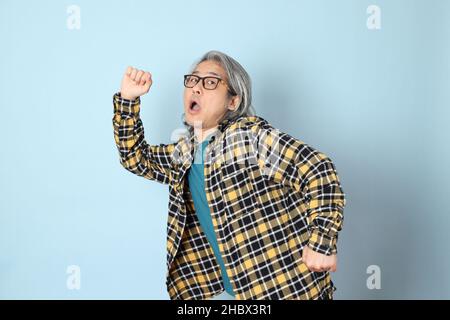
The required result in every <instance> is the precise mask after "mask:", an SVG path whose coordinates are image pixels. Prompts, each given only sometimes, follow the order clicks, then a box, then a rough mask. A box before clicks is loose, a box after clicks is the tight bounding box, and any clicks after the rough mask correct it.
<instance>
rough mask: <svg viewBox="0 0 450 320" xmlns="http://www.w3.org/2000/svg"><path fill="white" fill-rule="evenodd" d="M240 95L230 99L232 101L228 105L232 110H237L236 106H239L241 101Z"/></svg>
mask: <svg viewBox="0 0 450 320" xmlns="http://www.w3.org/2000/svg"><path fill="white" fill-rule="evenodd" d="M240 100H241V99H240V97H239V96H238V95H235V96H233V97H232V98H231V99H230V103H229V105H228V109H229V110H231V111H235V110H236V108H237V107H238V106H239V102H240Z"/></svg>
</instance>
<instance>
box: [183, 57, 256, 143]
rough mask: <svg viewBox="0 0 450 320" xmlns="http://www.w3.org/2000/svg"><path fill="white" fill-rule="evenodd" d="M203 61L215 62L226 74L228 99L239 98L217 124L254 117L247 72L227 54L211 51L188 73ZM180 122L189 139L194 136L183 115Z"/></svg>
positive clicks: (192, 129) (250, 85)
mask: <svg viewBox="0 0 450 320" xmlns="http://www.w3.org/2000/svg"><path fill="white" fill-rule="evenodd" d="M203 61H214V62H217V63H218V64H219V65H220V66H221V67H222V68H223V69H224V70H225V72H226V74H227V80H228V85H229V87H230V89H229V90H228V98H229V99H230V98H231V97H233V96H236V95H237V96H239V105H238V107H237V108H236V109H235V110H227V112H226V113H225V114H224V116H223V117H222V119H220V120H219V124H220V123H221V122H223V121H224V120H230V121H231V120H234V119H236V118H238V117H240V116H251V115H255V114H256V112H255V109H254V107H253V105H252V84H251V79H250V76H249V75H248V73H247V71H245V69H244V68H243V67H242V66H241V65H240V64H239V62H237V61H236V60H234V59H233V58H232V57H230V56H228V55H227V54H225V53H223V52H220V51H217V50H211V51H208V52H207V53H205V54H204V55H203V56H202V57H201V58H200V59H199V60H198V61H197V62H195V63H194V64H193V65H192V67H191V70H190V72H189V73H192V72H193V71H194V70H195V68H196V67H197V66H198V65H199V64H200V63H202V62H203ZM182 116H183V117H182V122H183V124H184V125H185V127H186V129H187V130H188V132H189V137H192V135H193V134H194V127H193V126H191V125H189V124H188V123H187V122H186V120H185V114H184V113H183V115H182Z"/></svg>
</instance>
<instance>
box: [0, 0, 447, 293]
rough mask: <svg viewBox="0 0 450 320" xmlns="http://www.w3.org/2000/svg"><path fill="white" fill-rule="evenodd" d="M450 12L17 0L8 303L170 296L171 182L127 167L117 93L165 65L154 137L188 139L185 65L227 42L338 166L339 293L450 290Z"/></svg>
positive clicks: (276, 111) (11, 74) (1, 80)
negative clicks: (377, 274) (73, 17)
mask: <svg viewBox="0 0 450 320" xmlns="http://www.w3.org/2000/svg"><path fill="white" fill-rule="evenodd" d="M70 5H76V6H78V7H79V8H80V10H81V11H80V19H81V20H80V22H81V24H80V26H81V28H80V29H70V28H68V27H67V20H68V19H69V17H70V14H69V13H68V12H67V8H68V7H69V6H70ZM369 5H377V6H379V8H380V9H381V29H378V30H371V29H368V27H367V25H366V21H367V19H368V17H369V16H370V14H368V13H367V11H366V10H367V7H368V6H369ZM449 12H450V4H449V1H445V0H440V1H439V0H435V1H425V0H422V1H412V0H411V1H406V0H397V1H381V0H378V1H365V0H342V1H331V0H330V1H324V0H321V1H318V0H311V1H306V0H305V1H293V0H292V1H261V0H259V1H256V0H252V1H238V0H229V1H216V2H211V1H203V0H202V1H200V0H191V1H173V0H172V1H143V0H142V1H95V2H94V1H12V0H2V1H1V2H0V38H1V47H2V49H1V51H0V70H1V72H0V93H1V99H0V118H1V125H0V130H1V132H2V140H1V151H0V155H1V157H0V298H3V299H22V298H25V299H48V298H58V299H80V298H83V299H91V298H99V299H103V298H104V299H116V298H121V299H168V294H167V292H166V287H165V275H166V269H165V267H166V260H165V259H166V251H165V250H166V222H167V205H168V187H167V186H165V185H162V184H158V183H156V182H151V181H149V180H145V179H144V178H141V177H138V176H134V175H132V174H131V173H129V172H127V171H125V170H124V169H123V168H122V167H121V165H120V163H119V157H118V152H117V149H116V146H115V143H114V138H113V128H112V116H113V108H112V96H113V94H114V93H115V92H117V91H118V90H119V87H120V81H121V78H122V74H123V72H124V71H125V69H126V67H127V66H128V65H132V66H134V67H137V68H140V69H144V70H147V71H150V72H151V73H152V74H153V81H154V83H153V86H152V88H151V90H150V92H149V94H148V95H146V96H144V97H143V98H142V112H141V116H142V120H143V122H144V127H145V137H146V139H147V142H148V143H151V144H159V143H169V142H172V141H171V134H172V133H173V131H174V130H176V129H177V128H182V123H181V114H182V110H183V102H182V93H183V84H182V75H183V74H184V73H186V72H187V71H188V69H189V67H190V66H191V64H192V63H193V62H194V61H195V60H197V59H198V58H199V57H200V56H201V55H202V54H203V53H205V52H206V51H208V50H212V49H215V50H220V51H223V52H225V53H227V54H229V55H231V56H232V57H234V58H235V59H236V60H238V61H239V62H240V63H241V64H242V65H243V66H244V68H246V70H247V71H248V72H249V74H250V76H251V77H252V81H253V100H254V106H255V109H256V110H257V113H258V114H259V115H260V116H262V117H264V118H266V119H267V120H268V121H269V122H271V123H272V124H273V125H274V126H275V127H277V128H279V129H280V130H282V131H285V132H287V133H289V134H291V135H293V136H294V137H296V138H299V139H301V140H303V141H305V142H307V143H308V144H310V145H312V146H313V147H315V148H317V149H318V150H320V151H322V152H324V153H325V154H327V155H328V156H329V157H330V158H331V159H332V160H333V161H334V163H335V165H336V168H337V171H338V174H339V176H340V179H341V182H342V186H343V189H344V191H345V193H346V196H347V207H346V209H345V214H344V215H345V220H344V228H343V230H342V233H341V235H340V238H339V244H338V250H339V255H338V261H339V265H338V272H336V273H334V274H333V279H334V281H335V284H336V287H337V288H338V290H337V291H336V298H337V299H346V298H363V299H381V298H385V299H393V298H406V299H410V298H446V299H449V298H450V275H449V273H448V270H450V254H449V251H450V250H449V248H448V247H449V242H450V235H449V232H448V230H449V227H450V216H449V213H450V212H449V211H450V210H449V203H448V199H449V194H450V187H449V178H450V169H449V160H448V159H449V156H450V147H449V143H448V141H449V137H450V134H449V117H450V111H449V106H450V95H449V91H450V90H449V89H450V76H449V74H450V72H449V71H450V62H449V57H450V50H449V49H450V46H449V43H450V42H449V39H450V34H449V33H450V32H449V31H450V14H449ZM70 265H76V266H79V268H80V270H81V288H80V289H79V290H70V289H69V288H68V287H67V284H66V282H67V279H68V276H69V275H68V274H67V273H66V270H67V267H68V266H70ZM372 265H376V266H379V268H380V270H381V288H380V289H373V290H371V289H369V288H368V287H367V284H366V281H367V278H368V277H369V276H370V274H368V273H367V268H368V267H369V266H372Z"/></svg>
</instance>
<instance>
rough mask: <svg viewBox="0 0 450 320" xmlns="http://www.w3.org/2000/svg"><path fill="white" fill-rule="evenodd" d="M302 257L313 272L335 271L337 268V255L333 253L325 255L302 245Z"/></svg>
mask: <svg viewBox="0 0 450 320" xmlns="http://www.w3.org/2000/svg"><path fill="white" fill-rule="evenodd" d="M302 259H303V262H304V263H305V265H306V267H307V268H308V269H309V270H310V271H313V272H322V271H331V272H335V271H336V269H337V256H336V255H335V254H333V255H330V256H327V255H325V254H322V253H319V252H316V251H314V250H312V249H311V248H309V247H308V246H304V247H303V254H302Z"/></svg>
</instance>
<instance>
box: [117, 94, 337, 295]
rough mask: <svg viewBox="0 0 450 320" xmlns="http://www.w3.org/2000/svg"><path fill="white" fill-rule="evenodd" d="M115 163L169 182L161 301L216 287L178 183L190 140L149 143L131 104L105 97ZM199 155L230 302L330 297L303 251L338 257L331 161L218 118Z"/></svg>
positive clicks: (279, 136)
mask: <svg viewBox="0 0 450 320" xmlns="http://www.w3.org/2000/svg"><path fill="white" fill-rule="evenodd" d="M113 105H114V115H113V119H112V120H113V128H114V139H115V142H116V145H117V149H118V151H119V157H120V163H121V164H122V166H123V167H124V168H125V169H126V170H128V171H130V172H132V173H134V174H136V175H139V176H142V177H144V178H147V179H149V180H153V181H157V182H159V183H163V184H167V185H168V186H169V204H168V213H169V214H168V219H167V274H166V284H167V290H168V293H169V296H170V299H172V300H174V299H207V298H210V297H212V296H214V295H216V294H218V293H220V292H222V291H223V290H224V288H223V284H222V279H221V273H220V267H219V264H218V263H217V262H216V260H215V256H214V252H213V250H212V247H211V246H210V244H209V242H208V240H207V238H206V236H205V234H204V232H203V231H202V229H201V226H200V223H199V220H198V218H197V216H196V214H195V208H194V202H193V200H192V195H191V192H190V190H189V185H188V182H187V180H188V179H187V170H188V169H189V167H190V166H191V164H192V163H193V159H194V154H195V153H194V152H195V150H196V149H195V148H196V147H197V146H199V142H198V141H197V138H196V137H195V135H193V136H191V137H189V135H184V136H181V137H180V138H179V139H178V141H177V142H175V143H170V144H159V145H150V144H148V143H147V142H146V140H145V139H144V128H143V124H142V121H141V119H140V98H137V99H135V100H127V99H123V98H121V97H120V93H116V94H114V96H113ZM218 129H219V130H218V131H217V132H216V133H215V134H214V136H213V137H212V138H211V140H210V142H209V144H208V145H207V147H206V149H205V159H204V174H205V192H206V198H207V200H208V204H209V207H210V211H211V216H212V221H213V225H214V229H215V232H216V236H217V241H218V244H219V249H220V250H221V252H222V256H223V259H224V263H225V267H226V270H227V275H228V277H229V278H230V281H231V284H232V286H233V291H234V293H235V295H236V299H237V300H243V299H272V300H283V299H286V300H287V299H326V298H328V299H332V298H333V292H334V291H335V289H336V288H335V286H334V284H333V282H332V280H331V276H330V273H329V272H311V271H309V270H308V268H307V267H306V265H305V264H304V263H303V261H302V249H303V247H304V246H306V245H307V246H309V247H310V248H311V249H312V250H315V251H316V252H320V253H323V254H326V255H331V254H335V253H337V248H336V243H337V239H338V232H339V231H340V230H341V228H342V223H343V209H344V206H345V194H344V192H343V190H342V188H341V185H340V181H339V178H338V176H337V172H336V169H335V166H334V164H333V163H332V161H331V159H330V158H329V157H327V156H326V155H325V154H323V153H322V152H320V151H317V150H315V149H314V148H312V147H311V146H309V145H307V144H306V143H304V142H303V141H300V140H298V139H295V138H293V137H292V136H290V135H288V134H287V133H284V132H281V131H280V130H278V129H275V128H274V127H272V126H271V125H270V124H269V123H268V122H267V120H265V119H263V118H261V117H259V116H241V117H239V118H238V119H235V120H233V121H229V120H226V121H223V122H222V123H221V124H220V125H219V128H218Z"/></svg>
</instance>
